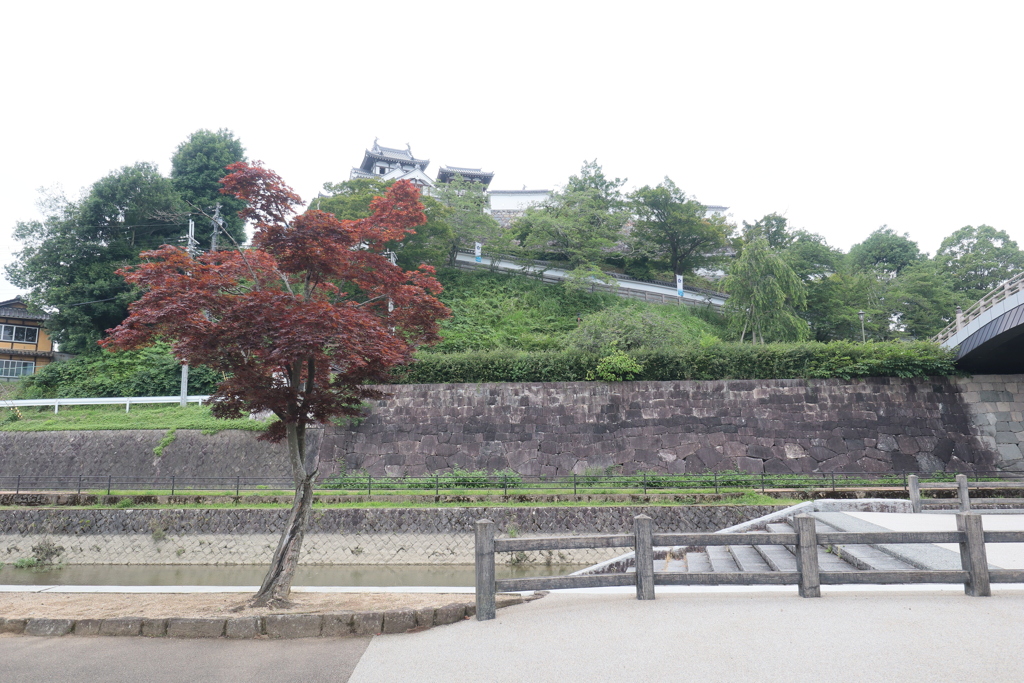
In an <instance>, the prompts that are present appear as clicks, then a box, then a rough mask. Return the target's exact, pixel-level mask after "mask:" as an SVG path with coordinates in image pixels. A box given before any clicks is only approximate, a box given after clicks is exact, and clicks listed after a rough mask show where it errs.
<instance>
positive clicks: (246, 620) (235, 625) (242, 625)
mask: <svg viewBox="0 0 1024 683" xmlns="http://www.w3.org/2000/svg"><path fill="white" fill-rule="evenodd" d="M262 631H263V629H262V628H261V624H260V618H259V617H238V618H236V619H228V620H227V622H226V623H225V626H224V635H225V636H227V637H228V638H237V639H242V638H246V639H247V638H255V637H256V636H258V635H260V633H261V632H262Z"/></svg>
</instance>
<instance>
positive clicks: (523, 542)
mask: <svg viewBox="0 0 1024 683" xmlns="http://www.w3.org/2000/svg"><path fill="white" fill-rule="evenodd" d="M793 526H794V527H795V528H796V531H795V533H766V532H754V533H729V534H720V533H684V534H655V533H653V532H652V522H651V518H650V517H648V516H647V515H637V516H636V517H634V518H633V533H632V534H600V535H589V536H552V537H532V538H507V539H499V538H495V525H494V522H492V521H490V520H487V519H481V520H479V521H478V522H477V523H476V557H475V559H476V618H477V620H479V621H484V620H487V619H493V618H494V616H495V594H496V593H497V592H500V591H526V590H553V589H559V588H597V587H605V586H636V597H637V600H653V599H654V587H655V586H656V585H661V586H671V585H684V586H714V585H724V584H728V585H743V586H753V585H780V584H781V585H793V584H795V585H797V586H798V587H799V593H800V596H801V597H805V598H817V597H821V586H822V585H823V584H824V585H840V584H918V583H963V584H964V592H965V593H966V594H967V595H971V596H987V595H991V594H992V589H991V585H990V584H992V583H1021V582H1024V570H1022V569H989V566H988V558H987V554H986V551H985V544H986V543H1021V542H1024V531H985V530H984V529H983V527H982V520H981V516H980V515H978V514H975V513H958V514H957V516H956V527H957V530H956V531H877V532H876V531H871V532H849V531H838V532H827V533H818V532H817V530H816V528H815V521H814V517H812V516H811V515H797V516H796V517H794V518H793ZM884 543H957V544H959V546H960V562H961V569H958V570H895V571H874V570H868V571H861V570H858V571H820V569H819V567H818V545H826V546H828V545H839V544H849V545H877V544H884ZM709 545H716V546H725V545H785V546H790V547H791V548H792V549H793V551H794V554H795V555H796V571H771V572H657V573H656V572H655V571H654V546H662V547H664V546H672V547H676V546H685V547H691V546H692V547H706V546H709ZM629 547H632V548H633V549H634V551H635V558H636V571H635V572H616V573H610V574H588V575H573V576H547V577H533V578H520V579H496V578H495V574H494V563H495V553H500V552H524V551H528V550H562V549H577V548H629Z"/></svg>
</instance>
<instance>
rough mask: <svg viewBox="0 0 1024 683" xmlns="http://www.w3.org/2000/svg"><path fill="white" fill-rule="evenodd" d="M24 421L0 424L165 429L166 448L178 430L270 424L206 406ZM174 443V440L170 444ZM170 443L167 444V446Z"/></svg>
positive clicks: (103, 410) (47, 411)
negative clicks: (223, 416)
mask: <svg viewBox="0 0 1024 683" xmlns="http://www.w3.org/2000/svg"><path fill="white" fill-rule="evenodd" d="M21 415H22V416H21V419H19V420H17V421H15V422H6V423H3V424H0V431H5V432H58V431H78V430H120V429H163V430H168V434H167V436H166V437H165V438H164V440H163V441H161V444H160V445H161V446H162V447H166V446H168V445H170V443H171V442H172V441H173V440H174V439H173V437H174V431H173V430H177V429H197V430H200V431H202V432H203V433H204V434H216V433H217V432H220V431H223V430H225V429H241V430H245V431H250V432H262V431H266V429H267V424H268V423H266V422H263V421H261V420H250V419H248V418H242V419H239V420H218V419H217V418H215V417H214V416H213V415H212V414H210V409H209V408H208V407H206V406H196V405H190V406H188V407H187V408H182V407H180V406H177V405H173V406H169V405H137V406H132V408H131V410H130V411H129V412H125V410H124V406H123V405H121V406H117V405H112V406H68V407H61V408H60V411H59V412H58V413H54V412H53V408H47V407H38V408H22V409H21ZM168 439H170V440H168ZM165 441H166V442H167V443H164V442H165Z"/></svg>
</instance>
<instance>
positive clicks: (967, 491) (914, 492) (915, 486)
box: [907, 474, 1024, 512]
mask: <svg viewBox="0 0 1024 683" xmlns="http://www.w3.org/2000/svg"><path fill="white" fill-rule="evenodd" d="M953 488H956V492H957V493H956V500H957V501H958V503H959V507H960V512H970V511H971V489H974V490H976V491H977V490H983V489H994V488H999V489H1021V488H1024V482H1019V481H1015V482H1005V481H1003V482H992V481H969V480H968V479H967V475H966V474H958V475H956V483H944V482H928V483H923V484H922V483H921V481H920V480H919V479H918V477H917V475H916V474H911V475H909V476H908V477H907V491H908V493H909V494H910V505H911V508H912V509H913V511H914V512H921V510H922V508H924V506H926V505H944V504H946V503H948V502H949V501H950V499H948V498H932V499H922V498H921V490H922V489H925V490H950V489H953ZM979 500H981V501H984V502H986V503H1002V504H1017V505H1024V498H981V499H979Z"/></svg>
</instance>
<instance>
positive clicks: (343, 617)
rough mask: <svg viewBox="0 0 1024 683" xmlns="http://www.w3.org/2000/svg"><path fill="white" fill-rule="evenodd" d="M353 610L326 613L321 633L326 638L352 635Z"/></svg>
mask: <svg viewBox="0 0 1024 683" xmlns="http://www.w3.org/2000/svg"><path fill="white" fill-rule="evenodd" d="M353 614H354V613H353V612H336V613H334V614H325V615H324V626H323V630H321V631H320V635H322V636H323V637H324V638H335V637H343V636H350V635H352V617H353Z"/></svg>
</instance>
